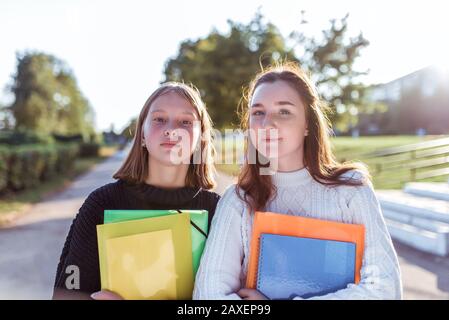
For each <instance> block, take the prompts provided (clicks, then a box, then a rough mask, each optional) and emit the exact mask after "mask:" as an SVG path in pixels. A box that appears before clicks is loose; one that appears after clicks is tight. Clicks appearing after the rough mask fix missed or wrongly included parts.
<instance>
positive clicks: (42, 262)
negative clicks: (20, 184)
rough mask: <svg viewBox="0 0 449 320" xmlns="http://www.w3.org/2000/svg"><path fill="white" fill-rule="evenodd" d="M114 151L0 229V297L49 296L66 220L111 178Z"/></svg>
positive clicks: (67, 224) (115, 160) (117, 156)
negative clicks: (93, 191)
mask: <svg viewBox="0 0 449 320" xmlns="http://www.w3.org/2000/svg"><path fill="white" fill-rule="evenodd" d="M123 156H124V155H123V153H122V152H118V153H116V154H115V155H114V156H113V157H111V158H109V159H107V160H106V161H105V162H103V163H101V164H98V165H97V166H95V167H94V168H93V169H92V170H91V171H89V172H87V173H85V174H83V175H82V176H80V177H78V179H76V180H75V181H74V182H73V183H72V184H71V185H70V187H68V188H67V189H65V190H64V191H62V192H61V193H59V194H57V195H54V196H52V197H50V198H48V199H46V200H45V201H42V202H40V203H38V204H36V205H34V206H32V207H31V208H30V209H29V210H28V212H27V213H26V214H25V215H24V216H23V217H22V218H20V219H19V220H17V221H16V222H15V223H14V225H13V226H11V227H8V228H6V229H0V299H49V298H50V297H51V295H52V287H53V281H54V277H55V273H56V267H57V264H58V261H59V256H60V254H61V250H62V247H63V245H64V241H65V238H66V236H67V233H68V230H69V227H70V224H71V222H72V220H73V218H74V216H75V214H76V213H77V212H78V209H79V208H80V207H81V205H82V203H83V202H84V199H85V198H86V197H87V195H88V194H89V193H90V192H91V191H92V190H94V189H96V188H97V187H99V186H101V185H103V184H105V183H108V182H111V181H113V180H112V174H113V172H114V171H115V170H116V169H118V166H119V165H120V163H121V162H122V161H123Z"/></svg>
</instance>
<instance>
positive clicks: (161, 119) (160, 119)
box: [153, 117, 165, 123]
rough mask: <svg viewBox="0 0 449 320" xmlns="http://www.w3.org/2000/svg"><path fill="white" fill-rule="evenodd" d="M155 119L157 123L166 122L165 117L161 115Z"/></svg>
mask: <svg viewBox="0 0 449 320" xmlns="http://www.w3.org/2000/svg"><path fill="white" fill-rule="evenodd" d="M153 121H154V122H156V123H165V119H164V118H161V117H156V118H154V119H153Z"/></svg>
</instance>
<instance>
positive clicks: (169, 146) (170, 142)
mask: <svg viewBox="0 0 449 320" xmlns="http://www.w3.org/2000/svg"><path fill="white" fill-rule="evenodd" d="M178 144H179V142H176V141H167V142H163V143H161V146H162V147H165V148H172V147H174V146H176V145H178Z"/></svg>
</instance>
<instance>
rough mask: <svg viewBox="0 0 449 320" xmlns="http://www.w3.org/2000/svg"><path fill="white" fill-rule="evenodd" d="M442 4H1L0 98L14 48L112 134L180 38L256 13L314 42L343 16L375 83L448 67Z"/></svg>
mask: <svg viewBox="0 0 449 320" xmlns="http://www.w3.org/2000/svg"><path fill="white" fill-rule="evenodd" d="M447 5H448V4H447V1H445V0H426V1H422V0H376V1H367V0H363V1H360V0H359V1H353V0H339V1H331V0H307V1H304V0H294V1H287V0H271V1H265V0H227V1H214V0H209V1H207V0H189V1H180V0H179V1H178V0H172V1H137V0H127V1H100V0H89V1H84V0H79V1H75V0H73V1H72V0H59V1H58V0H38V1H36V0H34V1H33V0H2V1H0V41H1V42H0V43H1V45H0V90H1V91H0V101H2V102H3V103H7V102H9V101H10V99H11V95H8V94H7V92H6V90H5V89H4V88H6V87H7V85H8V84H9V83H11V77H12V75H13V74H14V72H15V70H16V52H23V51H24V50H38V51H43V52H46V53H50V54H53V55H55V56H57V57H59V58H61V59H62V60H64V61H65V62H67V64H68V65H69V66H70V67H71V69H72V70H73V71H74V74H75V76H76V78H77V81H78V84H79V86H80V89H81V91H82V92H83V94H84V95H85V96H86V97H87V99H88V100H89V101H90V103H91V105H92V107H93V108H94V111H95V114H96V127H97V129H99V130H107V129H109V128H110V126H111V124H113V125H114V127H115V129H116V130H117V131H118V130H120V129H122V128H123V127H125V126H126V125H127V124H128V122H129V121H130V119H131V118H133V117H137V116H138V114H139V112H140V110H141V108H142V106H143V104H144V102H145V100H146V99H147V98H148V96H149V95H150V94H151V92H152V91H153V90H154V89H156V87H157V86H158V84H159V82H160V81H161V80H162V79H163V75H162V74H163V68H164V63H165V62H166V61H167V59H169V58H170V57H173V56H175V55H176V53H177V50H178V47H179V44H180V43H181V42H182V41H183V40H186V39H197V38H200V37H205V36H207V34H208V33H209V32H210V31H211V30H212V29H213V28H217V29H218V30H220V31H223V32H226V31H227V30H228V28H227V20H228V19H231V20H234V21H238V22H242V23H247V22H249V21H250V20H251V18H252V17H253V16H254V13H255V12H256V10H257V9H258V8H260V9H261V12H262V13H263V14H264V15H265V17H266V19H267V20H268V21H270V22H272V23H274V24H275V25H276V26H277V27H278V28H279V30H280V31H281V33H282V34H283V35H285V36H286V35H288V34H289V33H290V32H291V31H292V30H298V28H299V22H300V20H301V11H302V10H305V12H306V15H305V18H306V20H307V21H308V22H309V23H308V24H307V27H306V28H305V29H304V31H305V33H306V34H307V35H310V36H316V37H319V36H320V35H321V32H322V30H323V29H326V28H328V27H329V20H330V19H334V18H342V17H343V16H345V14H346V13H349V19H348V25H349V34H350V35H352V36H355V35H358V34H359V33H360V32H362V33H363V35H364V37H365V38H367V39H368V40H369V41H370V45H369V47H368V48H366V49H364V50H363V51H362V56H361V58H360V59H359V61H358V63H357V65H356V67H357V68H358V69H359V70H369V71H370V73H369V75H368V76H366V77H364V78H363V81H364V82H365V83H366V84H372V83H384V82H389V81H391V80H394V79H396V78H398V77H401V76H404V75H406V74H408V73H411V72H414V71H416V70H418V69H421V68H423V67H426V66H428V65H433V64H436V65H439V66H442V67H449V61H448V59H447V57H449V44H446V43H444V42H447V41H446V39H447V34H445V33H446V32H447V31H448V30H449V19H448V18H447V10H446V8H445V7H446V6H447Z"/></svg>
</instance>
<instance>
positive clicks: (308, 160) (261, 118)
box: [193, 63, 402, 300]
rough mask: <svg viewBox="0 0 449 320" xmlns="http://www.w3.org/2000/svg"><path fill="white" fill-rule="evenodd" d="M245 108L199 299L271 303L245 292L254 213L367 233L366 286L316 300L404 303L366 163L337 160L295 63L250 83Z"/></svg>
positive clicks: (320, 107)
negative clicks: (234, 177)
mask: <svg viewBox="0 0 449 320" xmlns="http://www.w3.org/2000/svg"><path fill="white" fill-rule="evenodd" d="M247 102H248V105H247V108H246V109H247V110H246V112H245V115H244V117H243V119H242V125H243V128H244V129H249V130H248V131H247V132H248V133H249V134H248V137H247V139H246V140H247V141H246V150H245V162H244V164H243V167H242V170H241V173H240V175H239V178H238V183H237V184H236V185H232V186H230V187H229V188H228V189H227V190H226V192H225V193H224V195H223V197H222V198H221V200H220V201H219V203H218V206H217V209H216V212H215V217H214V219H213V221H212V226H211V233H210V235H209V238H208V241H207V244H206V247H205V251H204V254H203V257H202V260H201V265H200V268H199V271H198V273H197V277H196V282H195V289H194V293H193V296H194V299H246V300H253V299H265V297H264V296H263V295H262V294H261V293H260V292H258V291H257V290H254V289H248V288H245V282H246V275H247V272H248V261H249V254H250V252H249V249H250V239H251V229H252V224H253V217H254V212H255V211H271V212H277V213H282V214H290V215H298V216H304V217H311V218H317V219H324V220H331V221H337V222H343V223H354V224H363V225H364V226H365V230H366V231H365V232H366V235H365V249H364V255H363V264H362V269H361V280H360V282H359V283H358V284H349V285H348V286H347V287H346V288H345V289H342V290H339V291H337V292H334V293H330V294H327V295H324V296H316V297H312V298H310V299H401V298H402V285H401V277H400V270H399V264H398V259H397V255H396V252H395V250H394V248H393V245H392V241H391V237H390V235H389V233H388V230H387V227H386V225H385V221H384V219H383V217H382V212H381V209H380V206H379V202H378V201H377V199H376V196H375V193H374V190H373V187H372V184H371V182H370V177H369V175H368V173H367V172H366V169H365V168H364V167H363V166H362V165H360V164H355V163H345V164H340V163H338V162H337V161H336V160H335V158H334V156H333V154H332V150H331V146H330V139H329V133H330V126H329V121H328V120H327V118H326V116H325V111H326V110H325V105H324V104H323V103H322V101H320V99H319V96H318V94H317V93H316V89H315V88H314V86H313V84H312V83H311V81H310V79H309V78H308V76H307V75H306V74H305V73H304V72H303V71H302V70H301V69H300V68H299V67H298V66H297V65H295V64H291V63H290V64H283V65H281V66H277V67H272V68H270V69H268V70H265V71H263V72H261V73H260V74H259V75H257V76H256V78H255V79H254V80H253V81H252V82H251V84H250V87H249V90H248V96H247ZM296 299H301V298H300V297H297V298H296Z"/></svg>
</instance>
